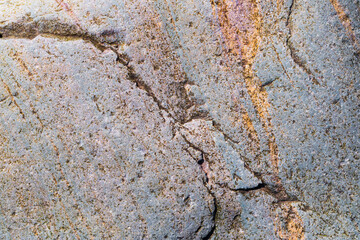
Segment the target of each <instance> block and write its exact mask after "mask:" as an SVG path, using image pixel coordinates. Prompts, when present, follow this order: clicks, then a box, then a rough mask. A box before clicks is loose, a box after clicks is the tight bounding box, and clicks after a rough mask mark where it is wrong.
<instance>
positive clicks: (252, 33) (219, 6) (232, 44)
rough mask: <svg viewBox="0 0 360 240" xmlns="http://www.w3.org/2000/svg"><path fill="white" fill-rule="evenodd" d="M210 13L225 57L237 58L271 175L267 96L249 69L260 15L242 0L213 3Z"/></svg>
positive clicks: (274, 159)
mask: <svg viewBox="0 0 360 240" xmlns="http://www.w3.org/2000/svg"><path fill="white" fill-rule="evenodd" d="M213 12H214V13H215V14H217V16H218V19H219V24H220V27H221V33H222V36H223V37H224V38H225V44H226V48H227V50H228V54H230V55H232V56H233V57H235V58H236V57H237V58H239V57H240V58H241V61H242V66H243V77H244V79H245V85H246V88H247V91H248V94H249V95H250V98H251V101H252V103H253V105H254V107H255V110H256V112H257V114H258V115H259V118H260V121H261V124H262V127H263V128H264V130H265V132H266V135H267V138H268V146H269V148H270V155H271V165H272V168H273V172H274V173H275V174H277V173H278V165H279V157H278V147H277V144H276V142H275V135H274V134H273V132H272V124H271V120H270V114H269V110H268V109H269V108H270V104H269V102H268V94H267V92H266V91H265V90H263V89H261V88H260V87H259V83H258V82H257V81H256V79H255V75H254V73H253V70H252V65H253V63H254V60H255V57H256V54H257V52H258V50H259V46H260V42H261V35H260V29H261V16H260V9H259V5H258V4H257V1H256V0H246V1H242V2H241V3H240V4H238V3H234V2H233V1H226V0H222V1H217V2H216V3H214V2H213ZM242 114H243V117H242V118H243V120H244V123H245V127H246V128H247V130H248V131H249V132H253V131H254V130H253V124H252V122H251V120H250V118H249V117H248V114H247V113H245V114H244V113H242Z"/></svg>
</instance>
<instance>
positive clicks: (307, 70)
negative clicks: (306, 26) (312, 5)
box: [286, 0, 319, 85]
mask: <svg viewBox="0 0 360 240" xmlns="http://www.w3.org/2000/svg"><path fill="white" fill-rule="evenodd" d="M295 1H296V0H292V2H291V5H290V8H289V13H288V16H287V19H286V26H287V28H288V29H289V33H288V36H287V37H286V46H287V47H288V49H289V51H290V57H291V59H292V60H293V61H294V63H295V64H296V65H297V66H299V67H300V68H301V69H302V70H303V71H304V72H305V73H306V74H307V75H308V76H309V77H310V79H311V80H312V82H313V83H314V84H316V85H319V82H318V80H317V79H316V78H315V75H314V73H313V72H312V71H311V69H310V68H309V67H308V66H306V65H307V63H306V61H305V60H304V59H301V57H300V56H299V54H298V52H299V50H298V49H296V48H295V47H294V43H293V42H292V41H291V38H292V31H293V29H292V16H291V15H292V14H293V11H294V5H295V4H296V3H295Z"/></svg>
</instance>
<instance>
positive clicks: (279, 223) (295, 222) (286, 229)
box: [275, 202, 305, 240]
mask: <svg viewBox="0 0 360 240" xmlns="http://www.w3.org/2000/svg"><path fill="white" fill-rule="evenodd" d="M278 207H279V208H280V209H279V210H280V212H279V213H277V214H276V216H275V219H276V220H275V221H276V225H275V232H276V233H277V234H278V236H279V237H280V239H286V240H303V239H305V236H304V223H303V221H302V219H301V217H300V215H299V212H298V211H297V209H296V207H295V206H293V205H292V202H285V203H283V204H281V205H279V206H278Z"/></svg>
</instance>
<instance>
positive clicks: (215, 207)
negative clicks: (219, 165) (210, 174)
mask: <svg viewBox="0 0 360 240" xmlns="http://www.w3.org/2000/svg"><path fill="white" fill-rule="evenodd" d="M204 186H205V188H206V189H207V191H208V193H209V194H210V195H211V196H212V198H213V205H214V210H213V211H212V214H211V219H212V220H213V222H214V224H213V225H212V227H211V229H210V231H209V232H208V234H206V235H205V236H204V237H203V238H202V239H203V240H209V239H210V238H211V236H212V235H213V234H214V232H215V229H216V217H217V212H218V207H217V205H218V203H217V199H216V196H215V194H214V193H213V192H212V191H211V190H210V188H209V187H208V185H207V183H206V182H204Z"/></svg>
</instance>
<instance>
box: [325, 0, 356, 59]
mask: <svg viewBox="0 0 360 240" xmlns="http://www.w3.org/2000/svg"><path fill="white" fill-rule="evenodd" d="M329 1H330V2H331V4H332V5H333V7H334V8H335V11H336V13H337V15H338V17H339V19H340V20H341V23H342V25H343V26H344V28H345V29H346V31H347V34H348V35H349V37H350V39H351V41H352V42H353V45H354V48H355V50H356V51H357V52H358V53H360V46H359V43H358V41H357V39H356V36H355V32H354V29H353V28H352V26H351V20H350V18H349V16H348V15H347V14H346V13H345V10H344V8H343V7H342V6H341V5H340V3H339V0H329Z"/></svg>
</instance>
